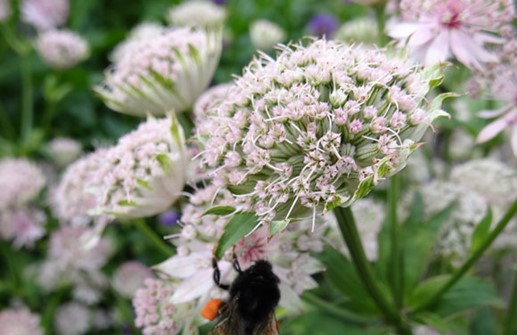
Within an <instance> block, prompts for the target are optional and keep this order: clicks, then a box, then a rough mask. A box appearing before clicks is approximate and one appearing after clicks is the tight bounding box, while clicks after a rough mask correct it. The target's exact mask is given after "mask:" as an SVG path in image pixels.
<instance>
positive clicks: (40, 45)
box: [36, 30, 89, 70]
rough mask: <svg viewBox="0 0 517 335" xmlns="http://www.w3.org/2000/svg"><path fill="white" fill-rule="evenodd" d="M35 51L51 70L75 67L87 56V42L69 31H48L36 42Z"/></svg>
mask: <svg viewBox="0 0 517 335" xmlns="http://www.w3.org/2000/svg"><path fill="white" fill-rule="evenodd" d="M36 50H37V51H38V54H39V55H40V56H41V58H42V59H43V61H44V62H45V63H46V64H47V65H48V66H50V67H51V68H53V69H57V70H63V69H68V68H71V67H73V66H75V65H76V64H77V63H79V62H80V61H82V60H84V59H86V58H87V57H88V55H89V47H88V42H86V41H85V40H84V39H83V38H82V37H81V36H79V35H78V34H77V33H75V32H73V31H70V30H49V31H45V32H43V33H41V35H40V36H38V39H37V40H36Z"/></svg>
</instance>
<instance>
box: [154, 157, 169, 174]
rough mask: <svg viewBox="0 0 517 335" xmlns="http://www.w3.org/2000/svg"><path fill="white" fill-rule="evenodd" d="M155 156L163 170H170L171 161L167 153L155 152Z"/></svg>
mask: <svg viewBox="0 0 517 335" xmlns="http://www.w3.org/2000/svg"><path fill="white" fill-rule="evenodd" d="M155 157H156V160H157V161H158V164H160V167H161V168H162V170H163V171H169V170H170V168H171V167H172V162H171V160H170V158H169V156H168V155H167V154H157V155H156V156H155Z"/></svg>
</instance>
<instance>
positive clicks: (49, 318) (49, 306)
mask: <svg viewBox="0 0 517 335" xmlns="http://www.w3.org/2000/svg"><path fill="white" fill-rule="evenodd" d="M64 295H65V291H64V290H63V289H61V290H59V291H58V292H54V293H53V294H52V296H51V297H50V300H49V301H47V302H46V303H45V310H44V312H43V316H42V318H41V324H42V325H43V328H44V330H45V335H52V334H54V327H53V326H52V324H53V323H54V314H55V313H56V309H57V308H58V307H59V305H60V304H61V300H62V299H63V297H64Z"/></svg>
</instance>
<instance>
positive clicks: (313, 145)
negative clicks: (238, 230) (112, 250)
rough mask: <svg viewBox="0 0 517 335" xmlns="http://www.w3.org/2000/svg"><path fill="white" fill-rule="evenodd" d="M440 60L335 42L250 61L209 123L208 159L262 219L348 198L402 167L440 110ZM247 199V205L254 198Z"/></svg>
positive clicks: (216, 176)
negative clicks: (427, 64)
mask: <svg viewBox="0 0 517 335" xmlns="http://www.w3.org/2000/svg"><path fill="white" fill-rule="evenodd" d="M440 76H441V71H440V70H439V69H438V67H434V68H427V69H421V68H419V67H411V66H409V65H408V64H407V59H404V58H398V57H395V56H389V55H387V54H386V53H384V52H383V51H382V50H369V49H364V48H361V47H354V46H349V45H346V44H341V43H339V42H334V41H325V40H318V41H314V42H313V43H311V44H310V45H309V46H307V47H304V46H301V45H294V46H291V47H286V48H284V50H283V51H282V52H281V53H280V54H279V55H278V58H277V60H276V61H275V60H272V59H270V58H267V56H262V57H260V58H258V59H255V60H254V61H253V62H252V63H251V65H249V66H248V67H247V68H246V69H245V70H244V75H243V76H242V77H240V78H238V79H237V80H236V82H235V85H234V86H233V87H232V88H231V89H230V91H229V92H228V94H227V99H226V100H225V101H224V102H223V103H222V104H220V105H218V106H217V107H216V108H214V109H213V110H212V111H211V112H210V113H208V117H207V118H206V120H205V122H207V124H206V125H200V126H199V129H201V130H200V131H198V139H199V142H200V143H201V146H202V150H203V151H202V153H201V158H202V161H203V162H204V163H205V164H206V165H207V166H209V167H210V168H213V169H214V171H213V173H212V174H213V182H214V184H215V185H218V186H222V187H225V188H228V189H229V190H230V191H231V192H232V193H234V194H235V195H236V196H237V197H238V198H239V199H241V200H242V201H243V202H245V206H244V208H245V209H246V208H253V210H255V211H256V213H257V214H258V215H259V217H260V218H261V220H262V221H263V222H270V221H272V220H284V219H289V218H300V217H305V216H307V214H308V213H310V211H312V213H313V216H315V215H316V212H317V211H321V210H323V211H327V210H331V209H332V208H333V207H335V206H347V205H350V204H351V203H353V202H354V201H355V200H356V199H358V198H361V197H363V196H365V195H366V194H368V192H369V191H370V190H371V189H372V188H373V187H374V185H375V184H376V183H377V182H378V181H379V180H381V179H383V178H385V177H387V176H389V175H392V174H394V173H396V172H398V171H399V170H400V169H402V168H403V167H404V166H405V164H406V161H407V158H408V156H409V155H410V154H411V153H412V152H413V151H414V150H415V149H416V148H417V147H418V146H419V144H418V143H417V141H419V140H420V139H421V137H422V136H423V134H424V132H425V130H426V129H427V128H428V127H429V125H430V124H431V122H432V121H433V120H434V119H435V118H436V117H438V116H444V115H447V114H446V113H445V112H443V111H442V110H440V104H441V101H442V100H443V98H444V97H443V96H439V97H437V98H436V99H435V100H434V101H433V102H431V103H429V102H428V100H426V99H425V95H426V93H427V92H428V90H429V88H430V83H431V81H432V80H433V78H434V79H436V78H439V77H440ZM246 206H248V207H246Z"/></svg>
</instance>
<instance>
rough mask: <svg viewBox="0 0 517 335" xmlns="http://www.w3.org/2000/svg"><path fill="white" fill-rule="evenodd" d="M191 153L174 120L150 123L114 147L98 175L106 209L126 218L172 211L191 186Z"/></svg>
mask: <svg viewBox="0 0 517 335" xmlns="http://www.w3.org/2000/svg"><path fill="white" fill-rule="evenodd" d="M187 157H188V156H187V152H186V147H185V138H184V135H183V130H182V128H181V126H179V124H178V123H177V121H176V119H175V118H173V117H169V118H163V119H152V118H151V119H149V120H147V121H146V122H143V123H141V124H140V126H139V127H138V129H136V130H134V131H132V132H130V133H128V134H126V135H124V136H122V137H121V138H120V139H119V141H118V143H117V145H116V146H114V147H113V148H111V149H109V150H108V151H107V153H106V155H105V157H104V164H103V165H102V167H101V168H100V169H98V170H97V171H96V173H95V175H94V177H93V179H94V180H96V181H98V182H99V183H100V185H101V186H100V189H99V190H98V192H97V196H98V200H99V204H100V208H101V209H102V210H103V211H104V212H106V213H108V214H113V215H117V216H120V217H129V218H135V217H144V216H151V215H156V214H159V213H161V212H163V211H165V210H167V209H168V208H169V207H170V205H171V204H172V203H174V201H175V200H176V199H177V198H178V197H179V195H180V193H181V192H182V190H183V186H184V184H185V175H186V166H187V163H188V162H187Z"/></svg>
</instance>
